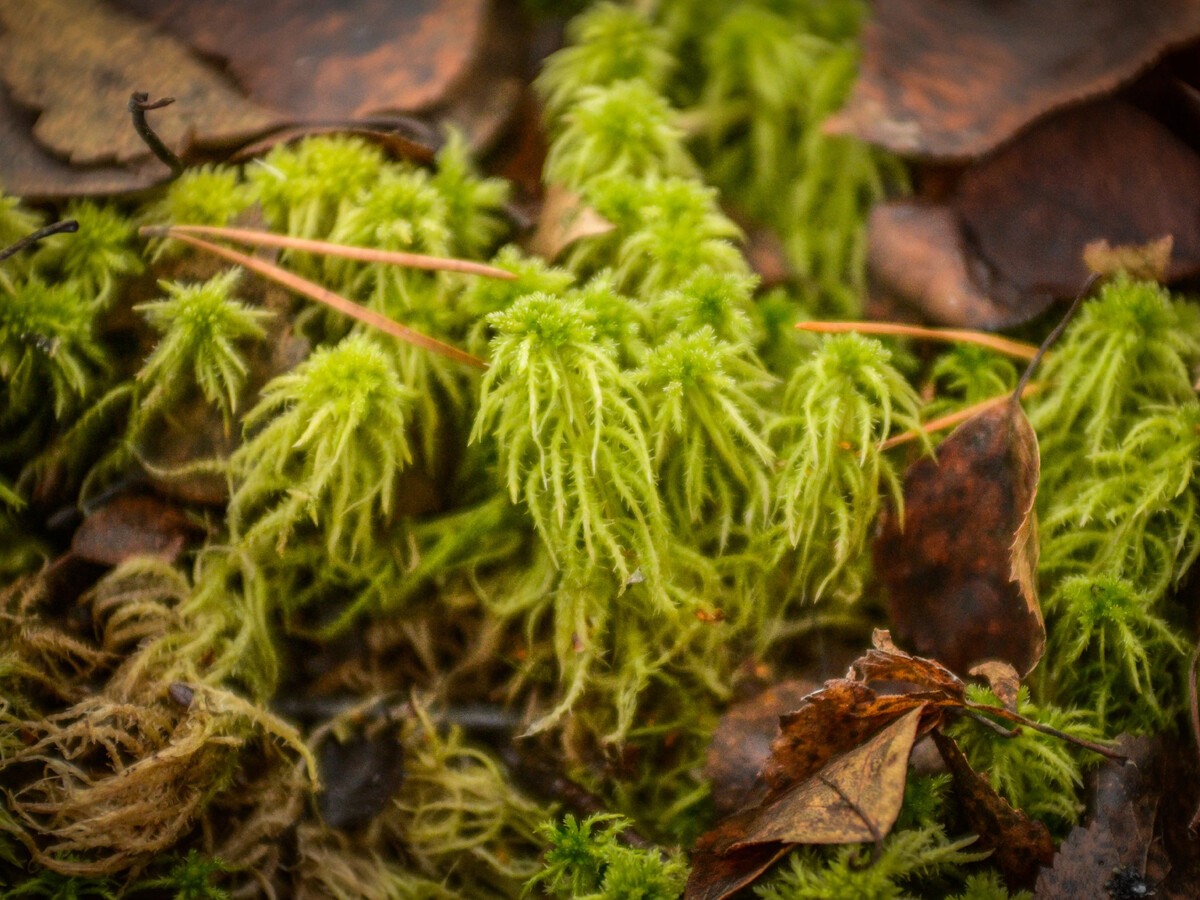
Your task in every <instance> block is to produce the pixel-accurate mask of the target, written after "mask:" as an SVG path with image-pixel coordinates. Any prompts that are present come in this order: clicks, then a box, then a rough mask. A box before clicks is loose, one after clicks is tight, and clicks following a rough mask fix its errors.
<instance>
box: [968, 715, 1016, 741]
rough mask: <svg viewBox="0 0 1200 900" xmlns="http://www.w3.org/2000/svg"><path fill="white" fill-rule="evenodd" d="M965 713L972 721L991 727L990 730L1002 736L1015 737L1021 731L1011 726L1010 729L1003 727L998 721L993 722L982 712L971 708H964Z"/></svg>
mask: <svg viewBox="0 0 1200 900" xmlns="http://www.w3.org/2000/svg"><path fill="white" fill-rule="evenodd" d="M965 713H966V716H967V718H968V719H972V720H973V721H976V722H978V723H979V724H980V725H983V726H986V727H987V728H990V729H992V731H994V732H996V734H998V735H1000V736H1002V737H1006V738H1015V737H1016V736H1017V735H1018V734H1020V733H1021V729H1020V728H1012V729H1009V728H1005V727H1004V726H1003V725H1001V724H1000V723H999V722H993V721H992V720H991V719H989V718H988V717H987V716H985V715H983V714H982V713H977V712H975V710H973V709H968V710H965Z"/></svg>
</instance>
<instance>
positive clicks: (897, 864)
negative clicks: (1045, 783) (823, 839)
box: [754, 825, 987, 900]
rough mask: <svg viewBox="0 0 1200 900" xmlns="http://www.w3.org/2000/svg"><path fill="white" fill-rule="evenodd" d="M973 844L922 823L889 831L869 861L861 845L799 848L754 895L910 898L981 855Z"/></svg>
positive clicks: (777, 899)
mask: <svg viewBox="0 0 1200 900" xmlns="http://www.w3.org/2000/svg"><path fill="white" fill-rule="evenodd" d="M974 842H975V837H974V836H972V837H966V838H961V839H959V840H955V841H952V840H950V839H949V838H948V837H947V836H946V833H945V832H944V831H943V830H942V828H941V827H940V826H938V825H927V826H926V827H924V828H918V829H913V830H903V831H893V832H892V833H891V834H889V835H888V836H887V837H886V838H884V839H883V851H882V853H881V854H880V855H879V858H878V859H875V860H872V861H870V862H868V859H869V854H870V851H869V849H868V848H866V847H864V846H861V845H854V844H845V845H842V846H840V847H838V848H837V849H835V850H832V851H829V850H823V849H820V848H815V847H805V848H802V849H800V850H796V851H793V853H792V854H791V856H789V857H788V859H787V861H786V862H784V863H783V864H782V865H781V866H780V868H779V870H778V871H777V872H776V873H775V874H774V875H772V876H771V877H770V879H769V880H767V881H766V882H764V883H762V884H760V885H758V886H756V887H755V888H754V893H755V894H757V895H758V896H759V897H761V898H762V900H839V898H843V897H855V898H861V900H913V898H915V897H917V896H920V883H921V881H923V880H925V879H929V878H938V877H945V876H947V875H954V874H956V873H957V872H959V871H961V867H962V866H964V865H967V864H969V863H973V862H976V861H978V860H980V859H982V858H983V857H985V856H987V853H974V852H971V851H969V850H967V848H968V847H969V846H970V845H971V844H973V843H974ZM909 888H912V890H911V891H910V890H909Z"/></svg>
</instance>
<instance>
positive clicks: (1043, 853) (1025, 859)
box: [933, 731, 1084, 896]
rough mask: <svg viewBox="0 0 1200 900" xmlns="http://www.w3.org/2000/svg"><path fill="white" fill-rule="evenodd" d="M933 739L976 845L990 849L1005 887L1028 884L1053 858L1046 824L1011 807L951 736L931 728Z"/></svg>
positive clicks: (1017, 886) (1052, 847)
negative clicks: (976, 768)
mask: <svg viewBox="0 0 1200 900" xmlns="http://www.w3.org/2000/svg"><path fill="white" fill-rule="evenodd" d="M933 741H934V743H935V744H937V748H938V750H939V751H940V752H941V754H942V759H944V760H945V761H946V767H947V768H948V769H949V770H950V775H951V777H952V778H953V779H954V791H955V796H957V798H958V801H959V803H960V805H961V806H962V809H963V813H964V815H965V817H966V820H967V825H968V827H969V828H970V830H971V831H973V832H975V834H977V835H979V845H980V846H981V847H984V848H987V849H991V850H993V851H994V852H993V854H992V857H991V860H992V862H993V863H995V865H996V867H997V868H998V869H999V870H1000V871H1001V872H1002V873H1003V874H1004V878H1005V881H1007V882H1008V885H1009V887H1011V888H1024V887H1031V886H1032V885H1033V883H1034V881H1035V880H1036V879H1037V875H1038V869H1039V868H1040V867H1041V866H1046V865H1049V864H1050V861H1051V860H1052V859H1053V858H1054V841H1053V840H1052V839H1051V837H1050V832H1049V831H1047V830H1046V826H1045V825H1043V824H1042V823H1041V822H1037V821H1035V820H1033V819H1030V818H1029V816H1027V815H1025V813H1023V812H1021V810H1019V809H1013V808H1012V807H1011V806H1010V805H1009V803H1008V801H1007V800H1005V799H1004V798H1003V797H1001V796H1000V795H999V794H997V793H996V791H995V789H994V788H993V787H992V786H991V785H990V784H989V783H988V780H987V779H986V778H985V777H984V776H982V775H980V774H979V773H978V772H976V771H975V770H974V769H972V768H971V766H970V764H969V763H968V762H967V758H966V757H965V756H964V755H963V752H962V750H960V749H959V748H958V744H956V743H955V742H954V740H953V739H952V738H949V737H946V736H945V735H943V734H942V733H941V732H939V731H934V732H933ZM1080 896H1084V895H1080Z"/></svg>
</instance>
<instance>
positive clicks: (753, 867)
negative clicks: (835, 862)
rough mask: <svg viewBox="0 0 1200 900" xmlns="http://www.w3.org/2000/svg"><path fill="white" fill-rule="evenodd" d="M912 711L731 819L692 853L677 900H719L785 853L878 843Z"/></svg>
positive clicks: (908, 741) (915, 723) (904, 762)
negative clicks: (812, 846)
mask: <svg viewBox="0 0 1200 900" xmlns="http://www.w3.org/2000/svg"><path fill="white" fill-rule="evenodd" d="M923 712H924V705H923V704H918V705H916V706H914V707H912V708H911V709H909V710H908V712H906V713H904V714H903V715H901V716H900V717H899V718H897V719H896V720H895V721H893V722H892V723H891V724H889V725H887V726H885V727H883V728H881V729H879V730H878V731H877V732H876V734H875V735H874V736H873V737H872V738H870V739H869V740H867V741H866V742H864V743H863V744H861V745H860V746H858V747H856V748H854V749H852V750H850V751H848V752H847V753H845V754H843V755H841V756H839V757H837V758H836V759H834V760H832V761H831V762H830V763H829V764H828V765H826V766H825V767H824V768H822V769H820V770H819V771H817V772H815V773H813V774H812V775H811V776H810V777H808V778H806V779H804V780H803V781H801V782H800V783H798V784H796V785H795V786H793V787H791V788H790V789H788V790H785V791H783V792H782V793H777V794H772V796H771V797H768V799H767V802H765V803H764V804H763V805H762V806H759V807H757V808H755V809H752V810H748V811H746V812H743V813H739V814H737V815H735V816H732V817H730V818H728V819H726V820H725V821H724V822H722V823H721V824H720V825H719V826H718V827H717V828H715V829H713V830H712V831H710V832H709V833H708V834H706V835H705V836H704V837H703V838H701V840H700V842H699V843H698V844H697V846H696V852H695V854H694V856H693V860H692V872H691V875H690V877H689V878H688V884H687V890H686V892H685V894H684V897H685V900H721V898H724V897H728V896H729V895H731V894H732V893H734V892H735V891H737V890H739V889H740V888H742V887H744V886H745V885H747V884H749V883H750V882H751V881H753V880H754V879H755V878H757V877H758V876H759V875H760V874H762V872H764V871H765V870H766V869H767V868H768V867H769V866H770V865H771V864H772V863H773V862H775V860H777V859H778V858H779V857H780V856H781V855H783V853H786V852H787V850H789V849H790V848H791V847H792V846H793V845H795V844H800V843H805V844H840V843H849V842H856V841H872V840H875V841H878V840H880V839H881V838H882V836H883V835H885V834H887V833H888V831H890V830H891V827H892V825H894V824H895V821H896V816H897V815H899V813H900V804H901V802H902V801H903V799H904V785H905V782H906V780H907V772H908V757H909V754H910V753H911V752H912V746H913V742H914V741H915V739H916V735H917V733H918V729H919V727H920V723H921V716H922V713H923Z"/></svg>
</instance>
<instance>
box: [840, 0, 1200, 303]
mask: <svg viewBox="0 0 1200 900" xmlns="http://www.w3.org/2000/svg"><path fill="white" fill-rule="evenodd" d="M873 11H874V15H873V17H872V19H871V21H869V22H868V23H867V26H866V28H865V30H864V32H863V48H864V52H863V62H862V70H861V75H860V77H859V80H858V83H857V84H856V85H855V87H854V92H853V95H852V96H851V98H850V101H849V103H848V104H847V105H846V108H845V109H844V110H842V112H841V113H839V114H838V115H837V116H835V117H834V119H833V120H832V121H831V122H830V124H829V126H828V127H829V129H830V130H831V131H834V132H836V133H841V134H854V135H857V136H858V137H861V138H863V139H865V140H868V141H872V142H874V143H877V144H881V145H883V146H885V147H888V148H889V149H891V150H894V151H896V152H899V153H905V154H911V155H916V156H923V157H930V158H940V159H967V158H970V157H975V156H979V155H982V154H984V153H986V152H988V151H989V150H992V149H994V148H995V147H997V146H999V145H1000V144H1001V143H1002V142H1003V141H1005V140H1006V139H1007V138H1009V137H1010V136H1011V135H1013V134H1014V133H1016V132H1017V131H1018V130H1019V129H1021V128H1023V127H1024V126H1026V125H1027V124H1029V123H1030V122H1032V121H1033V120H1034V119H1036V118H1038V117H1039V116H1041V115H1043V114H1044V113H1047V112H1049V111H1050V110H1053V109H1056V108H1059V107H1062V106H1065V105H1067V104H1069V103H1073V102H1077V101H1079V100H1082V99H1085V98H1089V97H1096V96H1100V95H1102V94H1106V93H1108V92H1109V91H1111V90H1113V89H1114V88H1116V87H1118V86H1119V85H1120V84H1122V83H1124V82H1126V81H1128V80H1130V79H1131V78H1133V77H1134V76H1135V75H1137V74H1138V73H1139V72H1141V71H1142V70H1143V69H1145V68H1146V67H1147V66H1149V65H1150V64H1151V63H1152V62H1154V61H1155V60H1156V59H1157V58H1159V57H1160V56H1161V55H1162V54H1164V53H1165V52H1167V51H1168V50H1170V49H1173V48H1175V47H1179V46H1181V45H1183V44H1186V43H1188V42H1189V41H1192V40H1194V39H1195V38H1196V36H1197V35H1200V5H1198V4H1196V3H1195V2H1194V0H1162V2H1159V3H1153V4H1130V3H1125V2H1122V0H1108V2H1096V0H1058V2H1054V3H1046V2H1043V0H1008V2H1004V3H997V2H995V0H954V2H949V3H948V2H942V0H881V2H877V3H875V4H874V5H873ZM1076 283H1078V282H1076Z"/></svg>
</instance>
